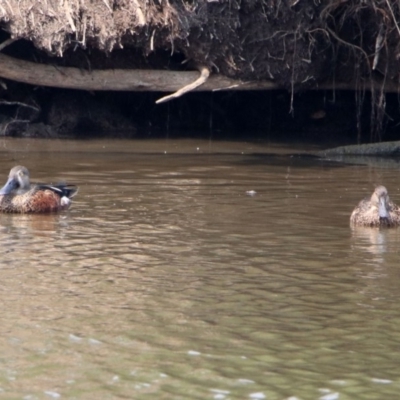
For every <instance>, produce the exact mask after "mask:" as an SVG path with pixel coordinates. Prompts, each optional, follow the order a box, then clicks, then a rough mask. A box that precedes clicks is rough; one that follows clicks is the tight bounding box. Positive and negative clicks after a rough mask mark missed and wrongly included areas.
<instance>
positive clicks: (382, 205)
mask: <svg viewBox="0 0 400 400" xmlns="http://www.w3.org/2000/svg"><path fill="white" fill-rule="evenodd" d="M0 194H1V191H0ZM378 212H379V218H389V212H388V210H387V208H386V201H385V199H384V198H383V197H381V198H380V199H379V208H378Z"/></svg>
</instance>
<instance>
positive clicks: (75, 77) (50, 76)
mask: <svg viewBox="0 0 400 400" xmlns="http://www.w3.org/2000/svg"><path fill="white" fill-rule="evenodd" d="M0 77H1V78H5V79H10V80H13V81H17V82H23V83H28V84H31V85H37V86H51V87H58V88H65V89H79V90H89V91H97V90H115V91H147V92H150V91H151V92H176V91H178V90H179V89H181V88H182V87H184V86H187V85H190V84H192V83H193V82H194V81H196V80H197V79H198V78H199V72H197V71H168V70H165V71H164V70H150V69H149V70H143V69H134V70H132V69H104V70H92V71H87V70H83V69H78V68H71V67H59V66H56V65H48V64H38V63H34V62H30V61H24V60H19V59H16V58H13V57H9V56H6V55H5V54H0ZM278 88H279V87H278V85H277V84H276V83H274V82H270V81H252V82H243V81H239V80H235V79H230V78H227V77H225V76H222V75H211V76H210V77H209V78H208V79H207V80H206V81H205V82H204V83H203V84H202V85H201V86H198V87H196V88H195V89H194V90H196V91H216V90H268V89H278Z"/></svg>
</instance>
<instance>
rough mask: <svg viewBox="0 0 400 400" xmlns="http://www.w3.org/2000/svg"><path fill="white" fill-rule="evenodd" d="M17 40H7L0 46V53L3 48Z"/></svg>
mask: <svg viewBox="0 0 400 400" xmlns="http://www.w3.org/2000/svg"><path fill="white" fill-rule="evenodd" d="M16 40H17V39H11V38H9V39H7V40H5V41H4V42H3V43H1V44H0V51H2V50H3V49H4V48H5V47H7V46H9V45H10V44H11V43H14V42H15V41H16Z"/></svg>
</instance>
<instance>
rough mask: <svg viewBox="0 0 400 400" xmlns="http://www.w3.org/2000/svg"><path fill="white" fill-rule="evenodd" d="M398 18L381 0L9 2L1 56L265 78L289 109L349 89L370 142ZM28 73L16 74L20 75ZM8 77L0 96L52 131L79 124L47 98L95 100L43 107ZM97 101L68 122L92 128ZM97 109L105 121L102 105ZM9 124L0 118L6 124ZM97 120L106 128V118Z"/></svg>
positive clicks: (394, 80) (0, 22)
mask: <svg viewBox="0 0 400 400" xmlns="http://www.w3.org/2000/svg"><path fill="white" fill-rule="evenodd" d="M399 20H400V14H399V7H398V4H397V3H396V2H394V1H386V0H381V1H373V0H367V1H364V2H362V3H360V2H359V1H355V0H354V1H343V0H329V1H327V2H316V1H314V0H289V1H285V2H282V1H274V0H268V1H262V0H241V1H239V0H229V1H228V0H219V1H218V0H214V1H209V0H191V1H188V0H177V1H168V0H156V1H154V2H147V1H145V0H134V1H130V0H94V1H91V2H83V1H80V0H64V1H62V2H55V1H50V0H44V1H41V2H33V3H32V1H30V0H8V1H7V2H6V3H4V4H2V5H1V6H0V27H1V28H2V33H1V34H0V39H2V41H5V40H7V39H9V38H11V39H12V40H13V43H12V44H9V45H8V46H7V47H5V48H4V49H3V54H6V55H8V56H11V57H13V58H14V59H15V60H19V59H23V60H25V61H32V62H34V63H41V64H47V65H52V66H54V68H55V69H57V66H60V67H61V66H63V67H75V68H77V71H78V72H79V71H83V70H85V71H89V72H90V71H94V70H99V69H101V70H114V69H117V68H119V69H124V70H131V71H135V70H137V69H147V70H150V71H155V70H158V71H160V70H161V71H163V70H176V71H185V70H196V69H197V68H199V67H200V66H204V67H206V68H207V69H208V70H209V71H210V72H211V73H212V74H214V75H215V74H219V75H221V76H224V77H229V78H234V79H240V80H241V81H242V82H243V81H248V80H252V81H256V82H261V81H265V80H268V81H270V82H272V83H273V84H274V85H275V86H272V87H275V88H279V89H285V90H287V91H288V92H289V93H290V103H289V110H288V111H289V112H291V113H292V114H293V111H295V108H294V107H295V102H294V99H295V98H294V96H295V93H298V92H301V91H304V90H308V89H315V88H318V87H321V86H324V87H331V88H332V89H334V88H335V87H341V88H348V89H352V90H355V91H356V93H357V95H356V101H355V107H354V115H353V116H354V118H355V119H357V121H358V122H357V129H358V135H359V137H358V139H359V140H361V139H362V133H361V128H362V127H363V126H365V123H362V122H361V119H362V117H363V110H364V109H365V101H368V102H369V106H368V107H367V108H368V109H369V116H368V119H369V124H368V125H369V126H368V129H369V130H370V137H369V139H370V140H379V139H381V138H382V133H383V132H384V131H385V127H386V123H387V122H388V118H387V113H386V108H387V102H386V94H385V90H396V88H397V84H398V80H399V70H400V68H399V67H400V65H399V62H400V61H399V59H400V57H398V54H399V43H400V41H399V38H400V29H399V24H398V21H399ZM33 65H34V64H33ZM34 69H35V68H34V67H33V68H32V71H30V72H32V74H34V72H35V71H34ZM1 70H2V69H1V61H0V76H1ZM3 76H4V75H3ZM29 76H30V74H27V73H25V74H24V76H23V77H24V79H25V80H24V82H29V80H27V79H28V78H29ZM60 76H61V78H60V79H58V81H63V79H62V73H61V75H60ZM15 80H18V79H15ZM159 80H161V81H162V78H160V79H159ZM53 82H54V86H57V80H52V81H51V82H50V85H52V84H53ZM7 83H8V82H7V81H5V83H4V84H3V85H2V86H1V88H0V96H1V98H2V99H3V100H4V101H8V102H12V101H13V102H20V103H23V102H25V103H26V104H27V105H28V106H25V110H22V109H21V113H22V114H29V115H28V117H26V116H25V117H24V118H25V119H24V120H29V121H33V120H34V121H35V122H38V123H43V124H45V125H49V124H50V125H51V127H52V129H53V132H55V133H54V134H57V132H65V131H68V130H71V129H76V128H77V126H78V125H79V123H77V124H74V123H70V122H68V123H63V122H62V121H61V122H60V121H58V122H56V123H55V122H54V118H53V119H52V118H51V117H49V115H50V116H51V115H53V116H54V115H61V114H62V112H63V108H61V109H60V110H57V111H56V110H55V108H56V104H59V105H61V107H64V105H65V109H66V110H67V113H69V112H72V113H73V112H74V111H73V110H74V107H73V106H71V103H72V104H74V103H78V106H77V107H75V112H79V110H82V104H85V105H87V104H89V103H90V99H93V98H94V97H96V96H85V98H84V99H83V100H77V101H72V100H69V103H68V106H67V105H66V104H67V103H63V102H62V101H60V100H57V101H55V102H54V104H53V105H49V104H47V103H46V99H44V98H43V96H37V95H36V93H34V91H33V90H31V91H30V90H29V89H27V88H26V87H25V86H23V87H22V86H21V87H20V88H17V89H16V90H15V92H14V93H10V91H9V87H11V86H12V85H11V86H10V85H9V84H8V85H7ZM13 87H14V86H13ZM128 89H129V88H127V90H128ZM129 90H131V89H129ZM135 90H136V89H135ZM142 90H143V88H142ZM146 90H149V91H151V90H156V89H154V88H151V87H146ZM158 90H160V89H158ZM366 90H367V91H368V92H369V93H370V95H368V96H367V97H366V96H365V91H366ZM21 93H22V95H21ZM63 96H64V94H63V93H61V94H60V95H59V96H58V98H62V97H63ZM69 96H70V95H69ZM82 102H83V103H82ZM88 102H89V103H88ZM7 107H8V105H7ZM32 107H33V108H32ZM51 107H52V108H53V112H52V113H49V112H48V110H49V108H51ZM99 107H100V108H99ZM102 107H103V106H100V105H99V103H98V102H97V99H96V101H95V102H94V104H91V105H90V106H89V110H90V109H92V110H96V112H94V111H93V112H87V107H86V106H84V108H85V112H86V114H87V115H89V117H88V116H86V117H85V116H79V117H78V118H76V120H80V121H81V120H82V119H86V122H87V124H89V125H92V122H91V118H90V115H93V114H96V113H97V111H98V110H101V109H102ZM44 110H46V113H43V111H44ZM0 112H1V110H0ZM99 114H100V115H104V116H105V119H109V118H108V117H107V116H106V114H105V113H104V112H103V111H101V112H100V113H99ZM112 115H114V116H115V115H118V110H116V109H114V110H113V111H112ZM18 117H20V115H19V116H18ZM11 118H13V117H11ZM121 118H122V116H121ZM117 119H119V118H117ZM3 122H4V121H3ZM10 122H12V121H5V123H6V124H8V125H7V126H9V123H10ZM127 123H128V121H126V120H123V118H122V119H121V121H118V123H117V124H116V125H117V127H116V128H118V129H119V128H121V129H125V128H126V127H127ZM3 125H4V124H3ZM12 125H14V127H15V129H11V130H10V129H6V130H4V129H3V132H7V133H3V134H17V133H18V131H19V130H18V129H16V127H17V126H19V125H20V124H18V123H13V124H12ZM98 125H99V126H100V127H103V128H104V129H105V128H106V127H107V126H109V124H107V123H106V121H103V122H100V123H99V124H98ZM111 125H112V126H114V125H115V124H111ZM129 126H130V125H129ZM3 127H4V126H3ZM60 127H62V129H61V130H60ZM94 128H95V129H96V126H94ZM11 132H12V133H11Z"/></svg>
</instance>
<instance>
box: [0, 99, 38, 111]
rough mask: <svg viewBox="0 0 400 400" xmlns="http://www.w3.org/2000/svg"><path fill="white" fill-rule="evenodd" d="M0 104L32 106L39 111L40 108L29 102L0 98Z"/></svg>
mask: <svg viewBox="0 0 400 400" xmlns="http://www.w3.org/2000/svg"><path fill="white" fill-rule="evenodd" d="M0 105H4V106H21V107H27V108H32V109H33V110H35V111H37V112H39V111H40V108H38V107H35V106H32V105H30V104H26V103H22V102H20V101H7V100H0Z"/></svg>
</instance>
